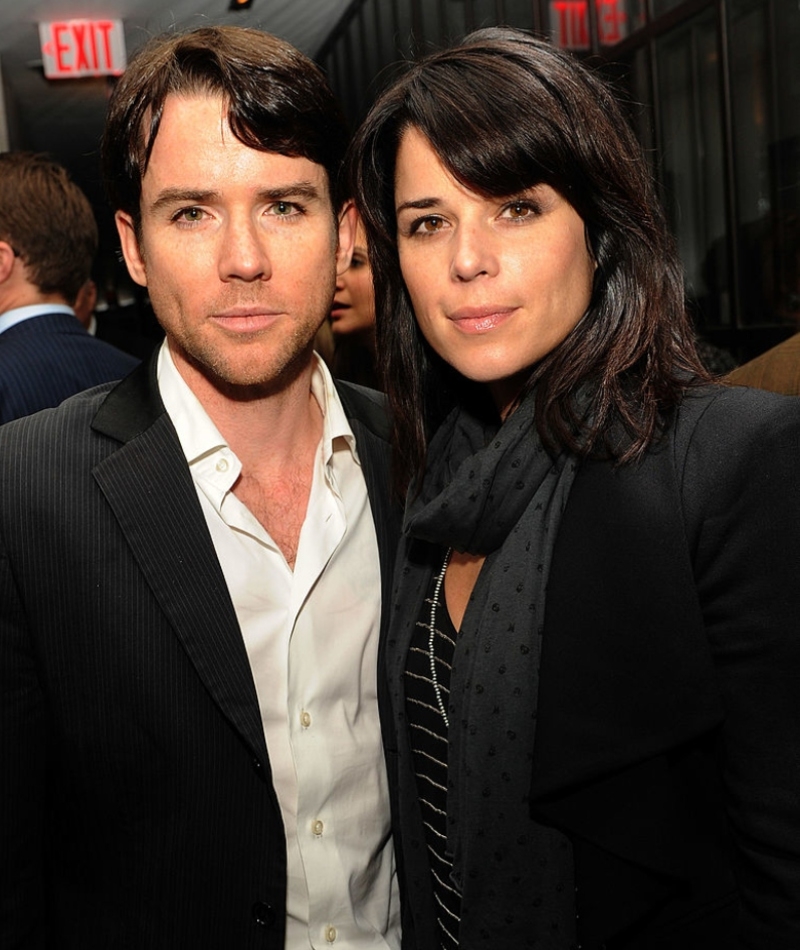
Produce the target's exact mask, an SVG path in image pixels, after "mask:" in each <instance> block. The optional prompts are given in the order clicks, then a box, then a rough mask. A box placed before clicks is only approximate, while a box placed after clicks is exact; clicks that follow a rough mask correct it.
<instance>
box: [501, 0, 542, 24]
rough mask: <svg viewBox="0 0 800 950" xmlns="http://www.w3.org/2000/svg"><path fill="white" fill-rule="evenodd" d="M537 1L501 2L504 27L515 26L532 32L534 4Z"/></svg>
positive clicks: (510, 0) (517, 0)
mask: <svg viewBox="0 0 800 950" xmlns="http://www.w3.org/2000/svg"><path fill="white" fill-rule="evenodd" d="M536 2H537V0H503V4H502V11H501V15H502V20H503V23H504V24H505V25H506V26H516V27H519V28H520V29H522V30H532V29H534V28H535V26H536V21H535V20H534V16H533V7H534V3H536Z"/></svg>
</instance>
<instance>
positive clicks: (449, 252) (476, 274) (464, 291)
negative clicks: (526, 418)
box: [395, 128, 595, 411]
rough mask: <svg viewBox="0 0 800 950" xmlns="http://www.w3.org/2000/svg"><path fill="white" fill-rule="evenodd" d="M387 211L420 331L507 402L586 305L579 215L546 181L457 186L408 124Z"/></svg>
mask: <svg viewBox="0 0 800 950" xmlns="http://www.w3.org/2000/svg"><path fill="white" fill-rule="evenodd" d="M395 208H396V212H397V242H398V250H399V254H400V267H401V270H402V273H403V279H404V280H405V283H406V287H407V288H408V292H409V295H410V297H411V302H412V305H413V307H414V312H415V314H416V317H417V321H418V323H419V326H420V329H421V331H422V333H423V334H424V336H425V338H426V339H427V341H428V342H429V343H430V345H431V346H432V347H433V349H434V350H435V351H436V352H437V353H438V354H439V355H440V356H441V357H442V358H443V359H444V360H445V361H446V362H448V363H449V364H450V365H452V366H453V367H455V369H456V370H458V372H459V373H461V374H462V375H463V376H466V377H467V378H468V379H471V380H474V381H476V382H480V383H486V384H487V385H488V386H489V388H490V390H491V391H492V394H493V396H494V398H495V401H496V402H497V404H498V407H499V408H500V410H501V411H503V410H505V409H507V408H508V406H509V405H510V404H511V403H512V402H513V400H514V398H515V397H516V395H517V393H518V392H519V388H520V386H521V385H522V383H523V382H524V380H525V378H526V377H527V374H528V370H529V369H530V367H531V366H532V365H533V364H534V363H536V362H537V361H538V360H540V359H542V357H544V356H546V355H547V354H548V353H549V352H550V351H551V350H553V349H554V348H555V347H556V346H558V344H559V343H561V341H562V340H563V339H564V338H565V337H566V336H567V334H568V333H569V332H570V330H572V328H573V327H574V326H575V324H576V323H577V322H578V321H579V320H580V318H581V317H582V316H583V314H584V313H585V312H586V309H587V307H588V305H589V299H590V296H591V292H592V279H593V276H594V270H595V264H594V261H593V259H592V256H591V254H590V252H589V249H588V246H587V242H586V234H585V229H584V224H583V220H582V218H581V217H580V216H579V215H578V213H577V212H576V211H575V209H574V208H573V207H572V205H571V204H569V202H568V201H566V200H565V199H564V198H562V196H561V195H560V194H559V193H558V192H557V191H555V190H554V189H553V188H551V187H549V186H548V185H539V186H537V187H535V188H530V189H528V190H526V191H524V192H522V193H520V194H515V195H508V196H507V197H504V198H483V197H481V196H480V195H478V194H476V193H474V192H472V191H469V190H467V189H466V188H465V187H464V186H463V185H461V184H460V183H459V182H457V181H456V180H455V179H454V178H453V177H452V176H451V175H450V173H449V172H448V171H447V170H446V169H445V168H444V166H443V165H442V163H441V161H440V160H439V157H438V155H437V154H436V152H435V151H434V150H433V148H432V146H431V145H430V143H429V142H428V140H427V139H426V138H425V136H424V135H422V133H421V132H419V131H418V130H417V129H415V128H410V129H409V130H408V131H407V132H405V133H404V135H403V137H402V139H401V142H400V148H399V150H398V154H397V168H396V174H395Z"/></svg>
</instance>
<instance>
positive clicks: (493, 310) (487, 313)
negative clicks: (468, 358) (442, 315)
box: [447, 304, 518, 333]
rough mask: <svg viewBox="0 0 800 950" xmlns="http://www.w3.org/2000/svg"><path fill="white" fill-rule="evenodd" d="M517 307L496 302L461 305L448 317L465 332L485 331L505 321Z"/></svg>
mask: <svg viewBox="0 0 800 950" xmlns="http://www.w3.org/2000/svg"><path fill="white" fill-rule="evenodd" d="M517 309H518V308H517V307H506V306H496V305H494V304H489V305H487V306H483V307H459V308H458V309H457V310H453V311H451V312H450V313H449V314H447V319H448V320H450V321H452V322H453V323H454V324H455V325H456V326H457V327H458V329H459V330H462V331H463V332H464V333H484V332H486V331H487V330H494V329H495V328H496V327H498V326H500V325H501V324H502V323H505V322H506V320H508V318H509V317H510V316H511V314H513V313H514V312H515V311H516V310H517Z"/></svg>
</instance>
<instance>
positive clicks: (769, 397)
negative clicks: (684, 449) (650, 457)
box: [675, 384, 800, 441]
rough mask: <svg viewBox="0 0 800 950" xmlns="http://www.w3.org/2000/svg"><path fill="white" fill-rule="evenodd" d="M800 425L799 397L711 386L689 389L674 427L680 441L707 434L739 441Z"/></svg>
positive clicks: (737, 387) (678, 411) (724, 386)
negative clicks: (775, 429) (772, 430)
mask: <svg viewBox="0 0 800 950" xmlns="http://www.w3.org/2000/svg"><path fill="white" fill-rule="evenodd" d="M798 425H800V399H799V398H797V397H796V396H788V395H783V394H779V393H774V392H768V391H766V390H761V389H749V388H746V387H741V386H730V385H724V384H723V385H719V384H717V385H710V386H701V387H698V388H697V389H693V390H689V391H688V392H687V394H686V396H685V397H684V399H683V402H682V403H681V404H680V406H679V407H678V410H677V412H676V417H675V429H676V433H677V434H678V436H679V440H680V439H681V438H682V439H683V440H685V439H687V438H689V439H691V438H694V437H695V436H696V435H698V434H702V435H703V436H704V437H711V438H715V440H716V441H719V440H720V439H728V440H733V441H736V439H737V436H738V437H740V438H746V437H749V436H752V435H757V434H758V433H763V434H765V433H766V432H768V431H769V430H770V429H771V428H773V427H778V428H783V427H789V428H790V429H791V428H793V427H796V426H798Z"/></svg>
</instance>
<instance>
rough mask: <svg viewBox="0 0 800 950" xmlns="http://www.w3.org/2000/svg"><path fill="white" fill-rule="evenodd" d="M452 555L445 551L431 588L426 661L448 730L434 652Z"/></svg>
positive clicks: (447, 720)
mask: <svg viewBox="0 0 800 950" xmlns="http://www.w3.org/2000/svg"><path fill="white" fill-rule="evenodd" d="M452 553H453V549H452V548H448V549H447V553H446V554H445V556H444V563H443V564H442V569H441V571H439V576H438V577H437V578H436V586H435V587H434V588H433V599H432V600H431V629H430V633H429V635H428V659H429V660H430V664H431V680H432V681H433V691H434V693H436V703H437V705H438V706H439V712H440V713H441V714H442V719H444V724H445V726H447V728H448V729H449V728H450V720H449V719H448V718H447V713H446V712H445V709H444V701H443V700H442V687H441V686H440V685H439V677H438V676H437V675H436V651H435V648H434V647H435V640H436V610H437V608H438V606H439V594H440V593H441V591H442V585H443V584H444V575H445V574H446V573H447V565H448V564H449V563H450V555H451V554H452Z"/></svg>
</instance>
